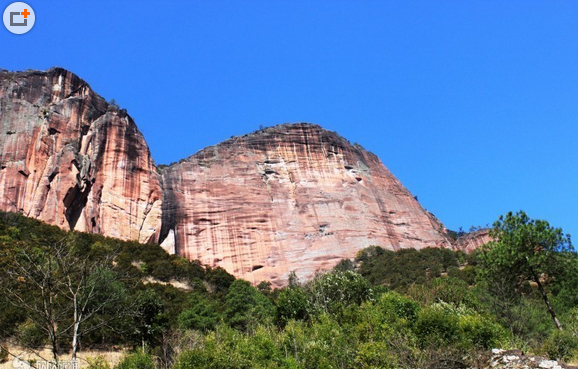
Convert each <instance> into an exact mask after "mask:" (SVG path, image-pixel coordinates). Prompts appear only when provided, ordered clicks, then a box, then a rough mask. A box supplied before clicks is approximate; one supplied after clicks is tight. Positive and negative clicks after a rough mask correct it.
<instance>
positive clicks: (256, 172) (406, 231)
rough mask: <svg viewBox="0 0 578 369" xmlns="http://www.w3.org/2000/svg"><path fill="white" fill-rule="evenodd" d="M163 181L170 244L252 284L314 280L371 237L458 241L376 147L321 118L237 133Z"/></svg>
mask: <svg viewBox="0 0 578 369" xmlns="http://www.w3.org/2000/svg"><path fill="white" fill-rule="evenodd" d="M162 181H163V188H164V193H163V229H162V233H161V241H162V245H163V246H164V247H165V249H167V250H168V251H170V252H176V253H177V254H179V255H183V256H186V257H187V258H189V259H200V260H201V261H202V262H203V263H205V264H209V265H220V266H222V267H224V268H225V269H226V270H228V271H229V272H231V273H233V274H234V275H236V276H238V277H242V278H245V279H247V280H249V281H251V282H258V281H260V280H270V281H272V282H273V284H274V285H277V286H278V285H283V284H284V283H285V282H286V280H287V278H288V274H289V272H291V271H295V272H296V274H297V276H298V277H299V278H301V279H302V280H304V279H308V278H310V277H311V276H312V275H314V273H315V272H316V271H317V270H323V269H327V268H330V267H332V266H333V265H335V264H336V263H338V262H339V260H340V259H342V258H352V257H354V256H355V255H356V253H357V252H358V251H359V250H361V249H363V248H365V247H367V246H370V245H379V246H382V247H384V248H387V249H394V250H397V249H402V248H417V249H419V248H424V247H451V246H452V245H451V243H450V241H449V238H448V237H447V234H446V231H445V229H444V227H443V226H442V225H441V223H439V222H438V221H437V220H436V219H435V218H434V217H433V216H432V215H431V214H429V213H428V212H427V211H425V210H424V209H423V208H422V207H421V206H420V204H419V203H418V202H417V200H416V199H415V198H414V196H412V195H411V193H410V192H409V191H408V190H407V189H405V188H404V187H403V186H402V185H401V183H400V182H399V181H398V180H397V179H396V178H395V177H394V176H393V175H392V174H391V173H390V172H389V171H388V170H387V169H386V168H385V166H384V165H383V164H382V163H381V162H380V160H379V159H378V158H377V157H376V156H375V155H373V154H371V153H369V152H367V151H366V150H364V149H363V148H361V147H360V146H359V145H351V144H350V143H349V142H348V141H347V140H345V139H343V138H342V137H340V136H339V135H337V134H336V133H334V132H330V131H327V130H325V129H323V128H321V127H319V126H317V125H314V124H306V123H298V124H286V125H279V126H275V127H271V128H267V129H264V130H261V131H258V132H256V133H253V134H249V135H245V136H242V137H235V138H232V139H230V140H227V141H225V142H222V143H220V144H218V145H216V146H212V147H208V148H206V149H204V150H201V151H200V152H198V153H196V154H195V155H193V156H191V157H189V158H187V159H186V160H182V161H181V162H180V163H178V164H175V165H172V166H170V167H169V168H166V169H164V170H163V172H162Z"/></svg>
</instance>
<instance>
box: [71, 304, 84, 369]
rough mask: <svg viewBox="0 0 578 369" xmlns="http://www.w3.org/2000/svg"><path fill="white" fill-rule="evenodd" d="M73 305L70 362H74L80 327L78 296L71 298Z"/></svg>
mask: <svg viewBox="0 0 578 369" xmlns="http://www.w3.org/2000/svg"><path fill="white" fill-rule="evenodd" d="M73 304H74V328H73V331H72V354H71V355H70V358H71V360H76V352H77V351H78V330H79V327H80V320H81V317H82V315H81V314H82V313H81V312H79V311H78V296H76V295H75V296H74V298H73Z"/></svg>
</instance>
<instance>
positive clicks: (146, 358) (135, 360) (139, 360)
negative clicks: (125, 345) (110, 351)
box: [114, 350, 155, 369]
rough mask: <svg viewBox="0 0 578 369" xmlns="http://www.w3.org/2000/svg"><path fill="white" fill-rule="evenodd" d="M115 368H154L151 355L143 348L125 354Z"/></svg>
mask: <svg viewBox="0 0 578 369" xmlns="http://www.w3.org/2000/svg"><path fill="white" fill-rule="evenodd" d="M114 368H115V369H155V365H154V361H153V357H152V356H151V355H150V354H147V353H146V352H144V351H143V350H137V351H135V352H133V353H131V354H128V355H127V356H125V357H124V358H123V359H122V361H121V362H120V363H118V365H117V366H115V367H114Z"/></svg>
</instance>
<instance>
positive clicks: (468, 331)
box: [459, 315, 506, 350]
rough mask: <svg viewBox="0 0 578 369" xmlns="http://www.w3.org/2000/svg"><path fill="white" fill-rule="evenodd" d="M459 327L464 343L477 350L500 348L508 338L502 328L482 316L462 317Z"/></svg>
mask: <svg viewBox="0 0 578 369" xmlns="http://www.w3.org/2000/svg"><path fill="white" fill-rule="evenodd" d="M459 325H460V330H461V331H462V334H461V337H462V342H463V343H465V344H466V345H467V346H473V347H475V348H477V349H483V350H489V349H491V348H493V347H499V346H501V342H502V341H504V339H505V338H506V331H505V330H504V328H502V326H500V325H499V324H497V323H494V322H492V321H490V320H488V319H486V318H484V317H482V316H480V315H466V316H462V317H460V319H459Z"/></svg>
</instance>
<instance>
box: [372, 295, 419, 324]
mask: <svg viewBox="0 0 578 369" xmlns="http://www.w3.org/2000/svg"><path fill="white" fill-rule="evenodd" d="M378 306H379V308H380V309H381V310H382V311H383V312H384V313H385V314H386V315H387V316H388V317H394V318H399V319H404V320H406V321H407V322H410V323H413V322H415V320H416V318H417V315H418V312H419V305H418V303H417V302H415V301H413V300H412V299H410V298H409V297H406V296H402V295H400V294H398V293H396V292H387V293H385V294H383V295H382V296H381V298H380V299H379V302H378Z"/></svg>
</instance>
